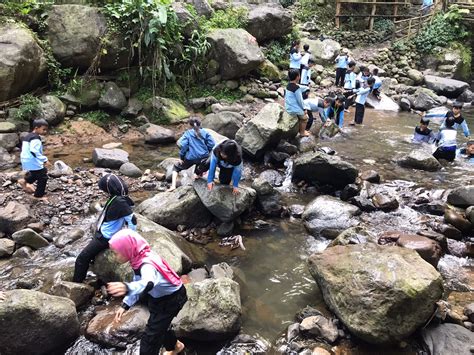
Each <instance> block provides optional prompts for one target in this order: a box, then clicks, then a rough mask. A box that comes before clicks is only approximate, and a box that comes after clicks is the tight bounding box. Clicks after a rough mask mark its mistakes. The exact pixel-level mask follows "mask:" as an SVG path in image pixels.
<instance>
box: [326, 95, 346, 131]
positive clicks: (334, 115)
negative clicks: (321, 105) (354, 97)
mask: <svg viewBox="0 0 474 355" xmlns="http://www.w3.org/2000/svg"><path fill="white" fill-rule="evenodd" d="M345 101H346V98H345V97H344V96H343V95H338V96H336V99H335V100H334V102H333V103H332V104H331V106H329V107H328V110H327V117H328V118H329V119H333V120H334V123H336V125H337V126H338V127H339V128H342V126H343V125H344V103H345Z"/></svg>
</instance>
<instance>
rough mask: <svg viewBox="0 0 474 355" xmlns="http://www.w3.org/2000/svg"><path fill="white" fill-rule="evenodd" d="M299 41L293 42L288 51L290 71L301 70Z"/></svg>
mask: <svg viewBox="0 0 474 355" xmlns="http://www.w3.org/2000/svg"><path fill="white" fill-rule="evenodd" d="M302 57H303V56H302V55H301V53H300V41H294V42H293V43H292V46H291V49H290V69H298V71H299V70H301V58H302Z"/></svg>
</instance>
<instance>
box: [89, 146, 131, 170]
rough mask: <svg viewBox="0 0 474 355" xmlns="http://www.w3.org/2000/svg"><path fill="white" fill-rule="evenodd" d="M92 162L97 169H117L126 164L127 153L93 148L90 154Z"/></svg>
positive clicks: (120, 150)
mask: <svg viewBox="0 0 474 355" xmlns="http://www.w3.org/2000/svg"><path fill="white" fill-rule="evenodd" d="M92 161H93V162H94V165H95V166H97V167H101V168H110V169H119V168H120V167H121V166H122V165H123V164H125V163H128V153H127V152H126V151H125V150H122V149H102V148H95V149H94V151H93V152H92Z"/></svg>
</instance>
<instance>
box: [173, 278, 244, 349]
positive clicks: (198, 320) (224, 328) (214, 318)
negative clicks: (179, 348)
mask: <svg viewBox="0 0 474 355" xmlns="http://www.w3.org/2000/svg"><path fill="white" fill-rule="evenodd" d="M186 289H187V293H188V302H186V304H185V305H184V307H183V309H182V310H181V311H180V312H179V313H178V315H177V316H176V318H175V319H174V320H173V323H172V325H173V329H174V331H175V332H176V334H177V336H178V337H185V338H189V339H194V340H199V341H216V340H222V339H227V338H229V337H232V336H233V335H235V334H236V333H238V332H239V330H240V323H241V320H240V318H241V314H242V306H241V303H240V288H239V284H238V283H237V282H235V281H233V280H231V279H229V278H227V277H222V278H218V279H206V280H203V281H201V282H197V283H192V284H188V285H187V287H186Z"/></svg>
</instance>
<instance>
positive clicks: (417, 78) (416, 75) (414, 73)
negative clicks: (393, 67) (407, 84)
mask: <svg viewBox="0 0 474 355" xmlns="http://www.w3.org/2000/svg"><path fill="white" fill-rule="evenodd" d="M407 76H408V77H409V78H410V79H411V80H413V82H414V83H415V85H421V84H423V81H424V79H425V78H424V76H423V73H422V72H420V71H419V70H416V69H408V71H407Z"/></svg>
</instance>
